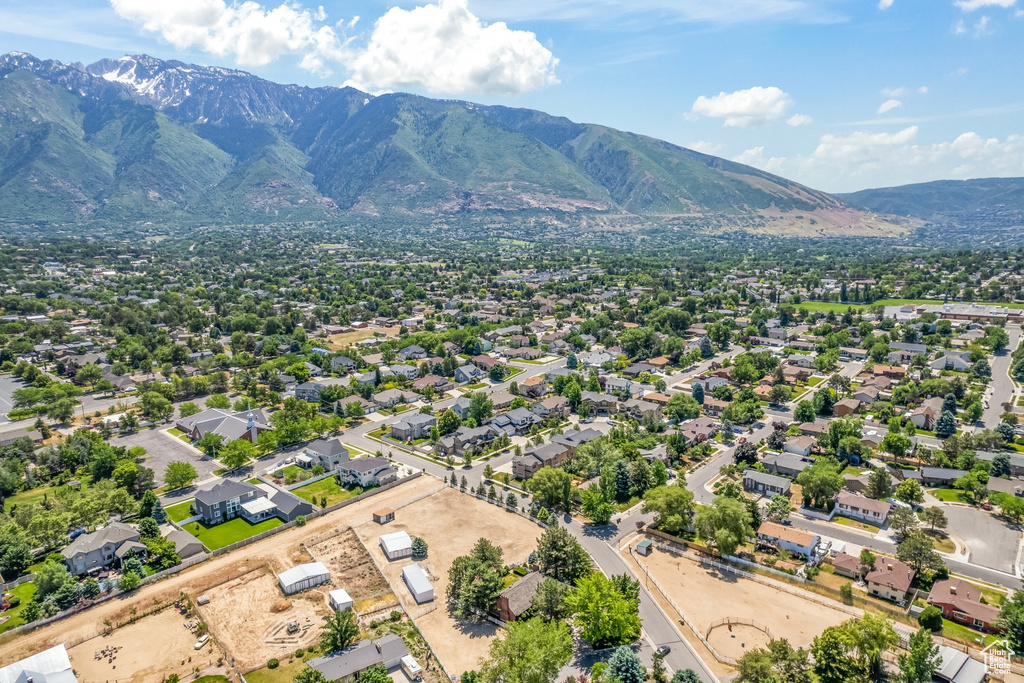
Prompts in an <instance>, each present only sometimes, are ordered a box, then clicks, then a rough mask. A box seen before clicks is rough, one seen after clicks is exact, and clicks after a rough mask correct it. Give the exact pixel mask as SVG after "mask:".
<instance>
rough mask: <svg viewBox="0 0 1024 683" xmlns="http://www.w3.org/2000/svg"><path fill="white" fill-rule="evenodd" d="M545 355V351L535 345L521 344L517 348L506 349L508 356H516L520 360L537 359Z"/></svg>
mask: <svg viewBox="0 0 1024 683" xmlns="http://www.w3.org/2000/svg"><path fill="white" fill-rule="evenodd" d="M543 355H544V352H543V351H541V350H540V349H538V348H537V347H535V346H520V347H519V348H517V349H508V350H506V351H505V357H506V358H515V359H518V360H536V359H538V358H540V357H541V356H543Z"/></svg>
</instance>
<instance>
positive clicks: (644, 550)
mask: <svg viewBox="0 0 1024 683" xmlns="http://www.w3.org/2000/svg"><path fill="white" fill-rule="evenodd" d="M653 546H654V544H653V543H651V539H649V538H645V539H644V540H642V541H640V542H639V543H637V544H636V551H637V552H638V553H640V554H641V555H643V556H644V557H646V556H648V555H650V554H651V548H652V547H653Z"/></svg>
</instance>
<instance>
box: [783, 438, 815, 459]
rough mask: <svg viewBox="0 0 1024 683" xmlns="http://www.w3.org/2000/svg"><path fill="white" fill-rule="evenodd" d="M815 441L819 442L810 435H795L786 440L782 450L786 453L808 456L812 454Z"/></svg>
mask: <svg viewBox="0 0 1024 683" xmlns="http://www.w3.org/2000/svg"><path fill="white" fill-rule="evenodd" d="M815 443H817V442H816V441H815V440H814V439H812V438H811V437H809V436H794V437H793V438H791V439H789V440H788V441H787V442H786V445H785V446H783V447H782V450H783V451H785V452H786V453H793V454H794V455H800V456H803V457H807V456H809V455H810V454H811V449H812V448H814V444H815Z"/></svg>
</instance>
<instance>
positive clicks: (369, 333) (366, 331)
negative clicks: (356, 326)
mask: <svg viewBox="0 0 1024 683" xmlns="http://www.w3.org/2000/svg"><path fill="white" fill-rule="evenodd" d="M399 331H401V328H400V326H398V325H395V326H394V327H365V328H363V329H361V330H352V331H351V332H344V333H342V334H332V335H331V336H329V337H327V346H328V348H330V350H332V351H339V350H341V349H343V348H345V347H346V346H351V345H352V344H355V343H356V342H357V341H362V340H363V339H369V338H370V337H373V336H374V335H375V334H376V333H377V332H383V333H384V334H385V336H386V337H387V338H389V339H390V338H392V337H397V336H398V333H399Z"/></svg>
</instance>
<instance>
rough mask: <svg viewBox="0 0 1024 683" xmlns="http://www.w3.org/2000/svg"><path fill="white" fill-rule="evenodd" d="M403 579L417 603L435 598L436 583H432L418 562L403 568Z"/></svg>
mask: <svg viewBox="0 0 1024 683" xmlns="http://www.w3.org/2000/svg"><path fill="white" fill-rule="evenodd" d="M402 579H403V580H404V581H405V585H406V586H408V588H409V592H410V593H412V597H413V598H415V600H416V603H417V604H421V603H424V602H430V601H431V600H433V599H434V584H432V583H430V579H428V578H427V575H426V573H425V572H424V571H423V570H422V569H420V566H419V565H418V564H410V565H409V566H408V567H405V568H403V569H402Z"/></svg>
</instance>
